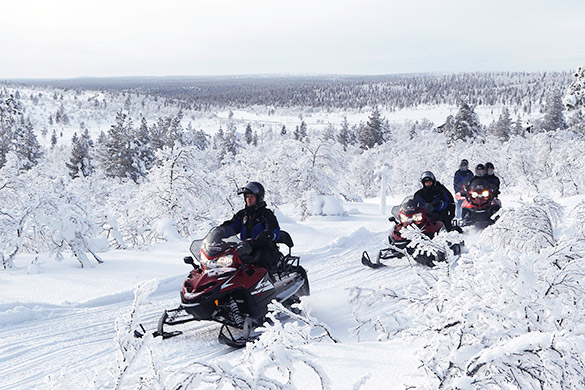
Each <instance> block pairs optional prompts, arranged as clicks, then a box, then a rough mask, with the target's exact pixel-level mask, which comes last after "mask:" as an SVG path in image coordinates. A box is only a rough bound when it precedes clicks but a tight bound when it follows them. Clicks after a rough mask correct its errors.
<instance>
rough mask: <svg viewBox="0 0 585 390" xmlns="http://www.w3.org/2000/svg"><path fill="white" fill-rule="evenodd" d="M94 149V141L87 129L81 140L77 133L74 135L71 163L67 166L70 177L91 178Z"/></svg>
mask: <svg viewBox="0 0 585 390" xmlns="http://www.w3.org/2000/svg"><path fill="white" fill-rule="evenodd" d="M92 148H93V141H92V140H91V137H90V135H89V131H88V130H87V129H85V131H84V132H83V133H82V136H81V138H80V137H78V136H77V133H73V137H72V138H71V157H70V159H69V162H68V163H66V164H65V165H66V166H67V168H69V171H70V172H69V175H70V176H71V178H72V179H75V178H77V177H80V176H84V177H86V176H89V175H91V174H92V173H93V166H92V163H91V160H92V158H91V156H90V153H91V149H92Z"/></svg>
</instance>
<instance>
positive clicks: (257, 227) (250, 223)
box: [221, 201, 280, 245]
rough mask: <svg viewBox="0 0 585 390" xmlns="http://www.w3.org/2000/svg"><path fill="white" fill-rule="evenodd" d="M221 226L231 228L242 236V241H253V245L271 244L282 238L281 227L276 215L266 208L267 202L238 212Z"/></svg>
mask: <svg viewBox="0 0 585 390" xmlns="http://www.w3.org/2000/svg"><path fill="white" fill-rule="evenodd" d="M221 226H229V227H231V228H232V229H234V231H235V232H236V233H239V234H240V239H241V240H246V239H248V238H251V239H252V243H253V244H261V245H262V244H263V245H266V244H269V243H270V242H276V241H278V239H279V238H280V226H279V225H278V220H277V219H276V216H275V215H274V213H273V212H272V211H271V210H269V209H267V208H266V202H264V201H262V202H260V203H259V204H257V205H254V206H249V207H246V208H244V209H242V210H240V211H238V212H237V213H236V214H235V215H234V216H233V217H232V219H230V220H228V221H225V222H223V223H222V224H221Z"/></svg>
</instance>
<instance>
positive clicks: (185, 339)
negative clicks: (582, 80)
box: [0, 205, 477, 389]
mask: <svg viewBox="0 0 585 390" xmlns="http://www.w3.org/2000/svg"><path fill="white" fill-rule="evenodd" d="M370 206H371V205H370ZM359 219H362V220H361V224H362V226H364V227H358V228H357V229H355V228H354V229H353V231H352V230H351V229H346V230H345V232H346V235H338V236H336V238H335V239H333V240H331V241H327V239H326V238H323V237H325V236H326V234H329V235H330V234H331V231H330V229H327V228H326V227H327V222H324V223H323V226H322V227H321V229H319V227H311V229H308V228H306V227H304V226H302V225H301V224H298V223H291V224H283V225H284V226H283V227H284V230H287V231H289V232H291V233H292V235H293V238H294V239H295V243H296V244H297V245H296V246H295V247H294V248H293V253H294V254H297V255H300V256H301V264H302V265H303V266H304V267H305V268H306V269H307V271H308V275H309V282H310V287H311V296H309V297H306V298H304V299H305V300H306V302H307V304H308V308H309V310H310V312H311V315H312V316H313V317H315V318H317V319H318V320H319V321H321V322H323V323H325V324H327V326H328V327H329V328H330V329H331V330H332V332H333V336H334V337H336V338H337V339H339V340H341V341H342V344H335V345H327V346H326V347H324V348H325V349H324V350H326V351H327V354H334V352H332V351H333V350H334V349H335V348H340V349H339V350H340V351H343V352H340V353H341V354H342V355H343V354H346V355H348V356H351V355H352V354H353V355H355V356H356V359H358V357H357V356H358V353H357V351H359V350H360V346H359V345H356V343H358V344H359V342H362V341H365V342H368V341H370V342H371V341H373V342H375V339H372V340H357V339H356V337H355V336H353V335H352V334H351V332H350V328H352V327H353V326H355V325H356V323H355V321H353V318H352V313H351V308H350V307H349V305H348V303H347V299H348V298H349V288H351V287H352V286H360V287H364V288H374V287H376V286H391V287H392V288H393V289H395V290H400V289H404V288H407V287H408V286H411V285H412V284H413V283H420V280H419V279H418V277H417V273H420V272H421V271H426V270H428V269H427V268H425V267H423V266H420V265H414V266H412V265H410V264H409V262H408V261H407V260H406V259H393V260H386V264H387V265H388V266H387V267H384V268H381V269H378V270H374V269H370V268H367V267H364V266H363V265H362V264H361V262H360V258H361V255H362V252H363V251H364V250H367V251H368V252H369V253H370V256H372V257H375V255H376V252H377V250H378V249H379V248H382V247H383V246H385V244H386V243H387V230H388V229H389V227H390V224H389V223H388V222H387V220H386V217H384V216H382V215H379V213H378V214H377V215H376V213H374V217H372V215H371V214H364V215H361V216H357V217H355V216H354V217H350V218H348V220H349V222H348V223H349V224H352V225H355V220H359ZM368 219H371V220H374V221H376V222H375V223H374V224H373V225H369V224H368V223H369V221H368ZM348 226H349V225H348ZM368 226H373V229H374V230H373V231H370V230H368V229H369V227H368ZM304 229H305V231H309V234H310V235H317V236H316V237H315V242H317V243H326V245H323V246H320V247H315V248H310V249H308V250H307V251H305V252H303V251H302V249H303V245H302V240H301V239H299V238H297V236H298V237H302V232H303V231H304ZM341 230H343V227H342V229H341ZM295 232H296V233H298V234H297V235H295ZM347 232H349V234H347ZM319 234H321V236H319ZM327 237H328V236H327ZM466 238H467V237H466ZM470 238H471V237H470ZM476 239H477V238H474V240H476ZM327 242H328V243H327ZM469 244H471V243H469ZM183 249H184V248H178V249H177V256H176V258H177V261H180V259H181V258H182V256H184V255H185V250H183ZM188 270H189V269H188V268H187V267H186V268H185V275H186V274H187V272H188ZM89 272H91V271H89ZM431 272H432V271H431ZM183 276H184V275H181V276H177V277H174V278H169V279H167V280H165V281H164V283H163V282H161V283H160V284H159V288H158V290H156V291H155V292H154V293H153V294H152V295H151V296H150V298H149V304H147V305H145V306H143V307H142V310H143V311H144V314H143V315H142V316H141V318H140V321H141V323H142V324H143V325H144V327H145V328H146V330H147V331H148V332H152V331H154V330H156V326H157V322H158V319H159V317H160V315H161V314H162V312H163V310H164V309H170V308H173V307H176V306H178V304H179V283H180V281H181V280H182V278H183ZM132 301H133V294H130V293H128V292H125V293H118V294H113V295H111V296H106V297H100V298H97V299H94V300H92V301H90V302H86V303H80V304H71V305H47V304H45V305H43V304H39V305H35V304H21V305H19V304H15V305H13V306H12V307H11V306H10V305H6V304H4V305H2V306H0V310H1V311H0V324H1V325H0V328H1V334H2V343H1V344H0V365H1V366H2V367H3V368H2V370H0V388H1V389H39V388H46V387H48V383H47V377H48V376H49V375H52V376H58V375H65V378H67V381H68V383H71V384H73V385H72V387H71V388H83V387H87V388H92V386H93V384H92V380H93V379H94V378H95V377H96V376H98V375H99V376H101V375H111V374H110V372H111V369H112V368H113V367H115V365H116V354H117V349H116V348H117V347H116V344H115V341H114V340H115V338H116V331H115V322H116V319H118V318H121V317H123V316H124V315H125V314H127V313H128V312H129V311H130V308H131V307H132ZM386 309H387V308H386ZM18 310H21V311H22V315H21V317H15V318H13V319H12V320H11V319H10V318H8V320H6V321H1V319H2V315H3V314H4V315H8V314H6V313H7V312H11V311H12V312H15V311H18ZM14 316H16V315H14ZM173 330H183V331H184V333H183V334H182V335H180V336H177V337H175V338H172V339H167V340H161V339H160V338H156V339H153V340H151V343H150V345H151V346H152V351H153V354H154V355H155V356H156V357H157V359H158V361H160V362H164V364H165V365H168V366H170V367H173V368H174V369H176V368H177V367H182V366H187V365H189V364H190V363H192V362H193V361H200V362H207V361H209V360H210V359H216V358H221V357H222V356H223V355H226V354H239V353H241V352H240V351H238V350H233V349H231V348H229V347H226V346H224V345H221V344H219V343H218V341H217V333H218V331H219V325H218V324H215V323H211V322H203V323H197V322H191V323H187V324H183V325H179V326H176V327H173ZM312 348H313V349H316V347H312ZM352 348H357V349H354V350H352ZM389 348H391V346H389ZM229 356H236V355H229ZM361 358H362V359H363V358H365V357H361ZM328 359H329V358H328ZM380 359H381V360H380ZM384 359H385V358H384V356H380V357H379V360H378V361H377V362H376V364H377V365H383V364H384V363H386V364H393V360H394V359H393V358H392V357H390V356H388V357H386V359H388V361H385V360H384ZM403 359H406V357H405V358H403ZM410 359H414V358H412V357H410ZM334 360H335V359H334ZM143 369H145V368H144V367H131V369H130V371H132V370H135V371H136V372H134V373H131V375H139V374H140V373H139V371H140V370H143ZM337 369H338V367H333V368H332V370H333V371H334V372H335V370H337ZM367 375H368V374H367V372H366V373H364V376H363V377H362V381H366V382H367V381H368V380H367V379H366V378H367ZM332 378H334V377H333V375H332ZM336 380H339V379H336ZM355 381H356V383H357V382H358V381H359V377H356V379H355ZM102 382H103V381H102ZM65 383H67V382H65ZM98 383H101V382H98ZM333 383H334V385H335V383H336V382H335V378H334V380H333ZM342 383H343V382H342ZM343 386H344V388H350V387H347V386H348V383H344V384H343ZM334 388H335V386H334Z"/></svg>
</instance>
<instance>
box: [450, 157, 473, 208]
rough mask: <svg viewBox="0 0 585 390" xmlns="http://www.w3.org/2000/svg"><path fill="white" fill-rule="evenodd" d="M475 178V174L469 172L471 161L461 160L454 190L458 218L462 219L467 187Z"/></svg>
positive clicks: (454, 177)
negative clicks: (462, 206) (462, 207)
mask: <svg viewBox="0 0 585 390" xmlns="http://www.w3.org/2000/svg"><path fill="white" fill-rule="evenodd" d="M472 178H473V172H472V171H471V170H469V161H467V160H466V159H463V160H461V163H460V164H459V169H458V170H457V171H455V174H454V175H453V190H454V191H455V199H456V200H457V202H456V213H455V214H456V217H457V218H461V204H462V203H463V200H464V199H465V196H464V195H463V194H464V193H465V186H466V185H467V183H469V181H470V180H471V179H472Z"/></svg>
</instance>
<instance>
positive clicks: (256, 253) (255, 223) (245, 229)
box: [221, 181, 280, 270]
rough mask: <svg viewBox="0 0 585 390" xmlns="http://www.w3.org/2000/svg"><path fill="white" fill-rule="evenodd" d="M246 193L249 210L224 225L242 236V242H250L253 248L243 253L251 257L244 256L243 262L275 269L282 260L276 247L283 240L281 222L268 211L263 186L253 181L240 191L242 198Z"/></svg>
mask: <svg viewBox="0 0 585 390" xmlns="http://www.w3.org/2000/svg"><path fill="white" fill-rule="evenodd" d="M242 194H243V195H244V201H245V203H246V207H245V208H244V209H242V210H240V211H238V212H237V213H236V214H235V215H234V216H233V217H232V219H230V220H228V221H225V222H223V223H222V224H221V226H229V227H231V228H232V229H233V230H234V231H235V232H236V233H239V234H240V239H242V240H247V241H248V242H249V245H250V246H251V248H249V249H248V250H245V251H242V253H244V254H245V252H249V254H247V255H244V256H243V258H242V261H244V262H246V263H255V264H257V265H259V266H261V267H264V268H266V269H268V270H270V269H272V268H274V267H275V263H276V260H277V259H278V257H279V251H278V247H277V246H276V241H278V239H279V238H280V226H279V225H278V220H277V219H276V216H275V215H274V213H273V212H272V211H271V210H269V209H267V208H266V202H264V187H263V186H262V184H260V183H258V182H254V181H253V182H250V183H248V184H246V185H245V186H244V187H242V188H240V189H239V190H238V195H242ZM250 251H251V252H250Z"/></svg>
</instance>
